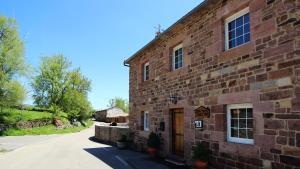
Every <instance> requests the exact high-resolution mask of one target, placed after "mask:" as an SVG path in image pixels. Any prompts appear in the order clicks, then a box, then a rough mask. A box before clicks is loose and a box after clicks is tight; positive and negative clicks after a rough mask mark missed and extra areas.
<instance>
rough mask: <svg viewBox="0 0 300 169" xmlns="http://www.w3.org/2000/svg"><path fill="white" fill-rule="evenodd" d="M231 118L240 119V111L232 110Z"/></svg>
mask: <svg viewBox="0 0 300 169" xmlns="http://www.w3.org/2000/svg"><path fill="white" fill-rule="evenodd" d="M231 118H239V110H238V109H231Z"/></svg>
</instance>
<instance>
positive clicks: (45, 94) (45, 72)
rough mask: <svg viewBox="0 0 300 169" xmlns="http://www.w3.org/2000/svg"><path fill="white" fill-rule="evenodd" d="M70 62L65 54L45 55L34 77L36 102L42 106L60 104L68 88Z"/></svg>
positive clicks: (33, 84)
mask: <svg viewBox="0 0 300 169" xmlns="http://www.w3.org/2000/svg"><path fill="white" fill-rule="evenodd" d="M70 66H71V62H69V61H68V60H67V59H66V58H65V57H64V56H63V55H54V56H52V57H43V58H42V63H41V65H40V67H39V71H38V75H37V76H36V77H35V78H34V80H33V83H32V87H33V90H34V95H33V98H34V102H35V104H37V105H38V106H41V107H50V106H51V105H59V104H61V101H62V99H63V95H64V94H65V92H66V89H67V88H68V80H69V69H70Z"/></svg>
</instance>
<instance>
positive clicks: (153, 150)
mask: <svg viewBox="0 0 300 169" xmlns="http://www.w3.org/2000/svg"><path fill="white" fill-rule="evenodd" d="M148 153H149V155H150V156H151V157H155V156H156V153H157V149H156V148H152V147H148Z"/></svg>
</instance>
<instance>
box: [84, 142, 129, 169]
mask: <svg viewBox="0 0 300 169" xmlns="http://www.w3.org/2000/svg"><path fill="white" fill-rule="evenodd" d="M84 151H86V152H88V153H90V154H91V155H93V156H95V157H97V158H98V159H99V160H101V161H103V162H104V163H106V164H107V165H109V166H110V167H111V168H114V169H132V167H131V166H129V164H128V163H127V162H126V161H125V160H123V159H122V158H120V157H119V156H118V155H117V154H116V152H115V151H116V149H115V148H114V147H99V148H85V149H84Z"/></svg>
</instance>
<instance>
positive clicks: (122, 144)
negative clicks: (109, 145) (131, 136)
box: [117, 141, 128, 149]
mask: <svg viewBox="0 0 300 169" xmlns="http://www.w3.org/2000/svg"><path fill="white" fill-rule="evenodd" d="M127 145H128V143H127V142H124V141H117V147H118V149H125V148H126V147H127Z"/></svg>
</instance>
